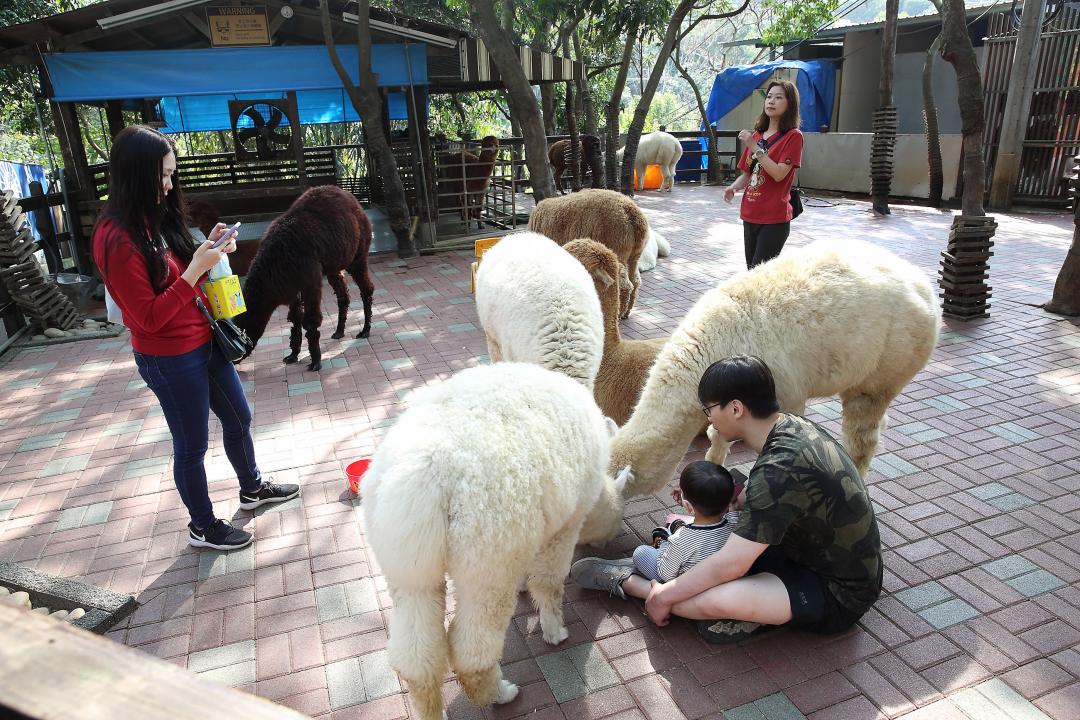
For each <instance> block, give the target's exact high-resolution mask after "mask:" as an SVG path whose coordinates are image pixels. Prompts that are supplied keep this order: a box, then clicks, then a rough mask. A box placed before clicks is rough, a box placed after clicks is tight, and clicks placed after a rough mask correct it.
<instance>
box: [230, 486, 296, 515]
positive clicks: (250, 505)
mask: <svg viewBox="0 0 1080 720" xmlns="http://www.w3.org/2000/svg"><path fill="white" fill-rule="evenodd" d="M295 497H300V490H299V489H297V490H296V492H294V493H293V494H292V495H286V496H284V497H276V498H264V499H263V500H252V501H251V502H241V503H240V508H241V509H242V510H254V509H255V508H258V507H262V506H263V505H269V504H270V503H280V502H288V501H289V500H292V499H293V498H295Z"/></svg>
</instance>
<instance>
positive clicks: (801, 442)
mask: <svg viewBox="0 0 1080 720" xmlns="http://www.w3.org/2000/svg"><path fill="white" fill-rule="evenodd" d="M698 396H699V399H700V400H701V403H702V410H703V411H704V412H705V415H706V416H707V417H708V418H709V422H710V423H711V424H712V426H713V428H714V429H715V430H716V432H717V433H718V434H719V435H720V436H721V437H722V438H724V439H725V440H727V441H729V442H732V441H735V440H742V441H743V442H744V443H746V444H747V445H748V446H749V447H750V448H752V449H754V450H757V451H758V459H757V462H756V463H755V464H754V467H753V469H752V470H751V471H750V476H749V479H748V481H747V487H746V490H745V499H744V505H743V508H742V514H741V516H740V519H739V523H738V524H737V525H736V526H735V527H734V529H733V531H732V535H731V538H730V539H729V540H728V542H727V544H725V545H724V547H723V548H722V549H721V550H720V551H719V552H717V553H716V554H714V555H712V556H710V557H709V558H707V559H706V560H704V561H702V562H701V563H699V564H698V565H697V566H695V567H694V568H693V569H691V570H690V571H689V572H687V573H686V574H684V575H682V576H680V577H678V578H676V579H675V580H673V581H671V582H668V583H665V584H663V585H660V584H653V586H652V588H651V590H650V592H649V593H648V598H647V603H646V608H647V610H648V613H649V617H650V618H651V619H652V620H653V622H655V623H656V624H657V625H665V624H667V619H668V616H669V615H670V614H671V613H674V614H676V615H679V616H681V617H685V618H689V619H693V620H702V621H703V622H699V623H698V629H699V632H701V634H702V635H703V636H704V637H705V638H706V639H708V640H711V641H714V642H732V641H735V640H739V639H742V638H744V637H746V636H748V635H749V634H750V633H752V632H754V631H755V630H757V629H759V628H760V627H761V626H763V625H783V624H791V625H795V626H798V627H802V628H805V629H809V630H814V631H818V632H838V631H840V630H843V629H845V628H847V627H850V626H851V625H853V624H854V623H855V622H856V621H857V620H858V619H859V618H860V617H861V616H862V615H863V613H865V612H866V611H867V610H868V609H869V608H870V606H871V605H873V604H874V602H875V601H876V600H877V598H878V595H879V594H880V593H881V576H882V560H881V540H880V538H879V537H878V528H877V521H876V519H875V518H874V509H873V507H872V506H871V504H870V498H869V495H868V493H867V491H866V486H865V485H864V484H863V481H862V479H861V478H860V477H859V473H858V471H857V470H856V469H855V465H854V464H853V463H852V461H851V458H850V457H849V456H848V454H847V452H846V451H845V450H844V448H843V447H842V446H841V445H840V444H839V443H838V442H837V441H836V440H834V439H833V438H832V437H831V436H830V435H829V434H828V433H827V432H825V431H824V430H823V429H821V428H820V427H818V426H817V425H816V424H814V423H812V422H810V421H809V420H807V419H805V418H802V417H799V416H797V415H788V414H784V413H780V412H779V404H778V403H777V401H776V390H775V385H774V383H773V378H772V373H771V372H770V371H769V368H768V367H767V366H766V365H765V363H764V362H763V361H762V360H760V359H758V358H755V357H748V356H742V357H734V358H728V359H726V360H721V361H720V362H717V363H714V364H713V365H711V366H710V367H709V368H708V370H706V371H705V374H704V375H703V376H702V378H701V382H700V384H699V386H698ZM632 594H637V593H632Z"/></svg>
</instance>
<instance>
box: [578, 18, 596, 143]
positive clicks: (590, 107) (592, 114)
mask: <svg viewBox="0 0 1080 720" xmlns="http://www.w3.org/2000/svg"><path fill="white" fill-rule="evenodd" d="M574 55H575V56H576V57H577V60H578V62H580V63H583V64H584V62H585V58H584V56H582V54H581V33H579V32H575V33H574ZM576 82H577V90H578V96H579V97H580V98H581V114H582V115H583V116H584V117H585V128H584V130H585V134H586V135H596V133H597V125H598V123H597V118H596V103H595V102H593V94H592V88H591V87H589V78H588V77H583V78H581V79H580V80H577V81H576Z"/></svg>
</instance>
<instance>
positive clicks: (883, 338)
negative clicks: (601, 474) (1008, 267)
mask: <svg viewBox="0 0 1080 720" xmlns="http://www.w3.org/2000/svg"><path fill="white" fill-rule="evenodd" d="M940 324H941V311H940V310H939V308H938V304H937V299H936V297H935V295H934V289H933V287H932V286H931V285H930V281H929V279H928V278H927V277H926V274H925V273H924V272H923V271H922V270H920V269H918V268H917V267H915V266H914V265H912V264H910V263H908V262H905V261H904V260H901V259H900V258H898V257H897V256H895V255H893V254H892V253H890V252H888V251H887V250H883V249H881V248H878V247H876V246H874V245H871V244H870V243H865V242H860V241H857V240H844V241H843V242H832V241H819V242H816V243H813V244H811V245H809V246H807V247H805V248H800V249H798V250H792V251H785V252H784V254H783V255H781V256H780V257H778V258H776V259H774V260H771V261H769V262H767V263H764V264H762V265H759V266H757V267H756V268H754V269H753V270H750V271H748V272H744V273H740V274H739V275H736V276H735V277H733V278H732V279H730V280H727V281H726V282H723V283H721V284H720V285H718V286H717V287H715V288H713V289H712V290H710V291H709V292H707V293H705V295H703V296H702V297H701V299H700V300H698V302H697V304H695V305H694V307H692V308H691V309H690V311H689V312H688V313H687V314H686V317H685V318H683V320H682V322H681V323H679V327H678V328H676V330H675V332H674V333H673V334H672V336H671V339H670V340H668V342H667V343H666V344H665V345H664V347H663V349H662V350H661V351H660V354H659V355H657V357H656V362H655V363H654V364H653V366H652V368H651V370H650V371H649V377H648V380H647V381H646V383H645V387H644V389H643V390H642V391H641V398H640V399H639V400H638V403H637V405H636V406H635V408H634V412H633V414H632V415H631V416H630V419H629V420H628V421H627V422H626V424H625V425H623V427H622V428H620V429H619V432H618V434H616V436H615V440H614V441H613V443H612V449H611V466H612V467H618V468H622V467H624V466H627V465H629V466H630V467H631V468H632V470H633V472H634V479H633V480H631V482H630V485H629V487H628V488H627V495H628V496H632V495H641V494H649V493H653V492H656V491H657V490H659V489H660V488H662V487H664V484H665V483H667V481H668V480H670V479H671V477H672V474H673V473H674V472H675V468H676V467H677V466H678V463H679V460H680V459H681V458H682V456H683V454H684V453H685V452H686V448H687V446H688V445H689V444H690V442H691V440H693V438H694V436H695V435H696V434H697V433H698V431H699V430H700V429H701V405H700V403H699V401H698V396H697V388H698V381H699V380H700V379H701V375H702V374H703V373H704V372H705V369H706V368H707V367H708V366H709V365H711V364H712V363H714V362H716V361H717V360H722V359H724V358H726V357H731V356H733V355H756V356H758V357H760V358H762V359H763V360H764V361H765V363H766V364H767V365H768V366H769V369H770V370H772V374H773V377H774V378H775V380H776V396H777V400H779V402H780V409H781V410H783V411H784V412H792V413H796V414H802V413H803V412H805V410H806V401H807V400H808V399H810V398H815V397H830V396H833V395H839V396H840V401H841V403H842V405H843V418H844V419H843V434H844V437H843V439H844V445H845V447H846V448H847V451H848V452H849V453H850V454H851V459H852V460H853V461H854V462H855V465H856V467H858V469H859V472H860V473H864V474H865V473H866V471H867V469H868V468H869V467H870V461H871V459H873V457H874V452H875V450H876V449H877V443H878V438H879V437H880V434H881V431H882V430H883V429H884V427H885V410H886V408H887V407H888V406H889V403H890V402H892V400H893V398H894V397H896V396H897V394H899V393H900V391H901V390H902V389H903V388H904V386H905V385H907V383H908V382H910V381H911V379H912V378H913V377H914V376H915V374H916V373H918V372H919V371H920V370H921V369H922V368H923V367H924V366H925V365H926V363H927V361H928V360H929V359H930V355H931V353H932V352H933V350H934V345H935V344H936V343H937V335H938V326H939V325H940ZM709 435H710V437H711V438H712V439H713V446H712V448H711V449H710V450H709V453H708V454H707V455H706V458H707V459H709V460H711V461H713V462H716V463H721V462H723V461H724V458H725V455H726V454H727V444H726V443H725V442H723V441H722V440H720V439H719V438H717V437H716V436H715V434H714V433H712V432H710V433H709Z"/></svg>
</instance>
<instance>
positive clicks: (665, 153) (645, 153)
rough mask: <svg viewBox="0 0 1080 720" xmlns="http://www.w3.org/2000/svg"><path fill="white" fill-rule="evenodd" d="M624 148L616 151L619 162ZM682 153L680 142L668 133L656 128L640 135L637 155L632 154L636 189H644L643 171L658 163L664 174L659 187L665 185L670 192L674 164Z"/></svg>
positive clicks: (677, 162) (673, 175) (673, 176)
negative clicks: (636, 182)
mask: <svg viewBox="0 0 1080 720" xmlns="http://www.w3.org/2000/svg"><path fill="white" fill-rule="evenodd" d="M625 150H626V148H620V149H619V151H618V153H616V157H618V159H619V164H622V159H623V153H624V151H625ZM682 153H683V149H682V144H681V143H680V142H679V140H678V138H676V137H675V136H674V135H672V134H670V133H666V132H661V131H659V130H658V131H656V132H651V133H649V134H647V135H642V136H641V140H639V141H638V149H637V155H635V156H634V172H636V173H637V181H638V185H640V187H638V188H637V189H638V190H644V189H645V171H646V170H647V169H648V167H649V165H659V166H660V174H661V175H663V176H664V180H663V182H661V183H660V189H661V190H663V189H664V188H665V187H667V191H668V192H671V188H672V187H674V186H675V166H676V165H678V164H679V160H680V159H681V158H682Z"/></svg>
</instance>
